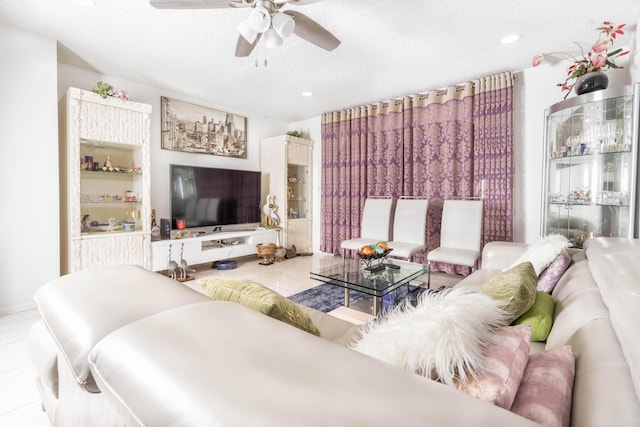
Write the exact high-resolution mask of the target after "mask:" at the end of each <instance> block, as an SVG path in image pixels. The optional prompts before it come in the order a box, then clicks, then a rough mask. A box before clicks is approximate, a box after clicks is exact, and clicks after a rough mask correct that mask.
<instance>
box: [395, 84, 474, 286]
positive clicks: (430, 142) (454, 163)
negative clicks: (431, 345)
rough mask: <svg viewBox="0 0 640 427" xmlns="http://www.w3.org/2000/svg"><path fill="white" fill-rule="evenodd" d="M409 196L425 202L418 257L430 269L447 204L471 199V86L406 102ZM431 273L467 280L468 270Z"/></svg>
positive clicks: (443, 266)
mask: <svg viewBox="0 0 640 427" xmlns="http://www.w3.org/2000/svg"><path fill="white" fill-rule="evenodd" d="M405 107H406V108H405V131H404V142H405V150H406V151H405V158H404V160H405V164H408V165H410V166H409V167H407V168H406V174H405V192H404V194H405V195H411V196H426V197H427V198H428V199H429V209H428V212H427V226H426V230H425V233H426V242H427V245H426V246H427V250H426V251H425V252H424V253H421V254H417V255H416V256H414V261H415V262H422V263H424V264H426V262H427V259H426V254H427V252H428V251H430V250H432V249H435V248H437V247H438V246H440V222H441V220H442V205H443V202H444V200H445V199H450V198H467V197H472V196H473V180H472V178H473V83H471V82H468V83H466V84H465V85H464V86H450V87H448V88H447V90H446V91H432V92H429V93H428V94H425V95H414V96H411V97H408V98H405ZM431 269H432V270H433V271H446V272H447V273H450V274H466V273H468V271H469V269H468V268H467V267H461V266H453V265H450V264H436V263H434V264H432V266H431Z"/></svg>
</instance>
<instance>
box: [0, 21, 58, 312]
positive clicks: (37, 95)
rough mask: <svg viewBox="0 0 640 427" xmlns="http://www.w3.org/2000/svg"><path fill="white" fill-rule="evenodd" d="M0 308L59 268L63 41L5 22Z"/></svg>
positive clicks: (28, 301)
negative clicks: (59, 46)
mask: <svg viewBox="0 0 640 427" xmlns="http://www.w3.org/2000/svg"><path fill="white" fill-rule="evenodd" d="M0 58H2V66H1V67H0V70H1V71H0V77H1V78H0V117H2V126H0V141H2V142H1V144H2V151H0V182H1V184H0V200H2V209H0V224H2V242H3V244H2V252H1V253H0V271H1V272H2V285H0V315H2V314H6V313H11V312H15V311H20V310H26V309H30V308H33V307H34V306H35V304H34V303H33V294H34V292H35V291H36V290H37V289H38V288H39V287H40V286H41V285H43V284H44V283H45V282H47V281H49V280H51V279H53V278H54V277H57V276H59V274H60V244H59V242H60V228H59V212H60V209H59V191H58V117H57V97H56V44H55V42H54V41H50V40H44V39H41V38H39V37H36V36H34V35H31V34H28V33H24V32H21V31H17V30H14V29H12V28H9V27H4V26H0Z"/></svg>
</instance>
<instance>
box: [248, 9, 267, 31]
mask: <svg viewBox="0 0 640 427" xmlns="http://www.w3.org/2000/svg"><path fill="white" fill-rule="evenodd" d="M248 23H249V26H250V27H251V29H252V30H253V31H255V32H256V33H264V32H265V31H267V30H268V29H269V26H270V25H271V15H270V14H269V11H268V10H267V8H266V7H264V6H256V7H255V8H253V10H252V11H251V13H249V19H248Z"/></svg>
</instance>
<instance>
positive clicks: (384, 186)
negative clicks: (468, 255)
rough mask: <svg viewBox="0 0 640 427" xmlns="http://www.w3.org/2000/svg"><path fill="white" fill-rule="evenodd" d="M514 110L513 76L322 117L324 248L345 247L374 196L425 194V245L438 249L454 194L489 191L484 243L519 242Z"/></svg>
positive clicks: (459, 270)
mask: <svg viewBox="0 0 640 427" xmlns="http://www.w3.org/2000/svg"><path fill="white" fill-rule="evenodd" d="M511 114H512V79H511V74H510V73H505V74H501V75H498V76H491V77H487V78H484V79H481V80H478V81H477V82H475V83H472V82H468V83H466V84H464V85H460V86H451V87H448V88H447V89H446V90H444V91H433V92H429V93H427V94H418V95H412V96H407V97H404V98H403V99H402V101H399V100H394V101H390V102H387V103H379V104H375V105H367V106H360V107H355V108H351V109H348V110H343V111H337V112H332V113H325V114H323V115H322V184H321V185H322V189H321V210H322V215H321V222H322V224H321V244H320V250H321V251H323V252H327V253H334V254H338V253H340V243H341V242H342V241H343V240H345V239H349V238H352V237H355V236H358V235H359V232H360V218H361V215H362V208H363V205H364V200H365V199H366V197H367V196H393V197H396V198H397V197H399V196H403V195H404V196H426V197H428V198H429V212H428V217H427V227H426V231H425V233H426V241H427V251H429V250H431V249H434V248H436V247H438V246H439V243H440V221H441V217H442V204H443V201H444V200H445V199H447V198H466V197H484V198H485V206H486V208H485V220H484V229H485V234H484V242H489V241H492V240H508V241H510V240H512V237H513V231H512V229H513V214H512V195H511V191H512V180H513V171H512V170H511V150H512V139H511V138H512V137H511V126H512V122H511ZM427 251H425V254H420V255H417V256H416V257H415V258H414V261H416V262H423V263H426V252H427ZM432 268H433V270H434V271H446V272H448V273H457V274H468V272H469V271H470V269H468V268H466V267H459V266H452V265H445V264H442V265H433V266H432Z"/></svg>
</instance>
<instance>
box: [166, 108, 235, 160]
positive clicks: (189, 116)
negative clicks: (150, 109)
mask: <svg viewBox="0 0 640 427" xmlns="http://www.w3.org/2000/svg"><path fill="white" fill-rule="evenodd" d="M160 99H161V105H162V111H161V114H162V118H161V123H162V148H164V149H166V150H175V151H183V152H187V153H203V154H213V155H216V156H227V157H239V158H242V159H246V158H247V118H246V117H244V116H240V115H238V114H232V113H227V112H224V111H220V110H215V109H213V108H208V107H202V106H200V105H195V104H191V103H188V102H184V101H178V100H175V99H171V98H167V97H164V96H162V97H161V98H160Z"/></svg>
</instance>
